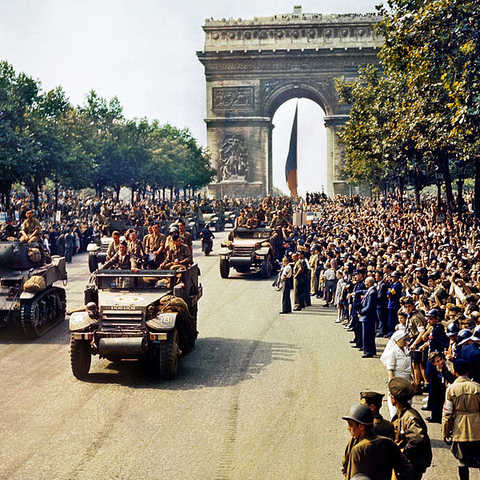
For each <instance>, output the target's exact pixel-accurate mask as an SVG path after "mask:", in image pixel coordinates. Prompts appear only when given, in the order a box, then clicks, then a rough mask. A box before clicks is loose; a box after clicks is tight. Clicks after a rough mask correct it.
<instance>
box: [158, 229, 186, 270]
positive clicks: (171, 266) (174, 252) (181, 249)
mask: <svg viewBox="0 0 480 480" xmlns="http://www.w3.org/2000/svg"><path fill="white" fill-rule="evenodd" d="M192 264H193V258H192V253H191V252H190V249H189V248H188V247H187V245H185V244H184V243H182V239H181V238H180V236H179V235H178V233H174V234H173V235H172V244H171V245H170V247H169V249H168V251H167V257H166V258H165V261H164V262H163V263H162V264H161V265H160V267H159V270H180V269H181V270H186V268H187V267H188V266H189V265H192Z"/></svg>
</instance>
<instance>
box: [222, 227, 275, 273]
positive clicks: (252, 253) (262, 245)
mask: <svg viewBox="0 0 480 480" xmlns="http://www.w3.org/2000/svg"><path fill="white" fill-rule="evenodd" d="M232 233H233V240H229V241H228V242H225V243H222V246H221V249H220V251H219V255H220V276H221V277H222V278H228V275H229V273H230V268H232V267H233V268H234V269H235V270H236V271H237V272H239V273H248V272H260V273H261V275H262V278H269V277H270V276H271V275H272V272H273V268H274V257H273V249H272V246H271V245H270V242H269V238H270V235H271V233H272V231H271V230H270V229H269V228H235V229H234V230H233V231H232Z"/></svg>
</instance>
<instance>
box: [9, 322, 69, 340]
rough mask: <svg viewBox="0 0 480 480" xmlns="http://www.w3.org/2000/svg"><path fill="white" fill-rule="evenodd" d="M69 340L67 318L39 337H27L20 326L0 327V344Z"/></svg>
mask: <svg viewBox="0 0 480 480" xmlns="http://www.w3.org/2000/svg"><path fill="white" fill-rule="evenodd" d="M69 342H70V332H69V330H68V320H65V321H63V322H60V323H59V324H58V325H56V326H55V327H53V328H52V329H51V330H49V331H48V332H47V333H45V335H43V336H41V337H40V338H27V337H26V336H25V334H24V333H23V330H22V327H21V326H18V327H11V326H8V327H2V328H0V345H11V344H13V345H24V344H31V343H39V344H44V345H49V344H62V343H63V344H65V345H68V344H69Z"/></svg>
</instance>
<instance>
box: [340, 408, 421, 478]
mask: <svg viewBox="0 0 480 480" xmlns="http://www.w3.org/2000/svg"><path fill="white" fill-rule="evenodd" d="M342 418H343V419H344V420H346V421H347V422H348V427H347V430H348V431H349V432H350V434H351V435H352V438H351V439H350V440H349V442H348V444H347V447H346V448H345V454H344V457H343V467H342V473H343V474H344V475H345V478H346V479H347V480H350V479H353V478H354V477H355V476H356V475H358V474H363V475H366V476H367V477H368V478H370V479H371V480H390V479H391V478H392V470H393V471H395V473H396V475H397V476H398V478H402V479H413V478H414V476H413V475H414V472H413V468H412V466H411V465H410V463H409V461H408V460H407V459H406V457H405V455H404V454H403V453H402V452H401V451H400V449H399V448H398V447H397V445H395V442H394V441H393V440H392V439H390V438H386V437H381V436H378V435H376V434H375V433H374V431H373V412H372V410H371V409H370V408H369V407H368V406H366V405H360V404H357V405H354V406H353V407H351V408H350V410H349V412H348V415H345V416H344V417H342ZM357 478H358V477H357Z"/></svg>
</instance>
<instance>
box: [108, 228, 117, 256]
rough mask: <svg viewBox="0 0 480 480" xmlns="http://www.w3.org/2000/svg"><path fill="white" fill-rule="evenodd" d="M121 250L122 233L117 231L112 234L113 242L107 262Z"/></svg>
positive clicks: (109, 247) (109, 248)
mask: <svg viewBox="0 0 480 480" xmlns="http://www.w3.org/2000/svg"><path fill="white" fill-rule="evenodd" d="M119 248H120V232H118V231H117V230H115V231H114V232H112V241H111V242H110V245H109V246H108V249H107V260H110V259H111V258H113V257H114V255H115V254H116V253H117V252H118V250H119Z"/></svg>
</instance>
